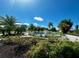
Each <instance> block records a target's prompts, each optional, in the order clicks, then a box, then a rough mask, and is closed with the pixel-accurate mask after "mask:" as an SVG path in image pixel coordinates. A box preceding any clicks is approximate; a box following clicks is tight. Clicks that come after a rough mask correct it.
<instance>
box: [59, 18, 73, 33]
mask: <svg viewBox="0 0 79 59" xmlns="http://www.w3.org/2000/svg"><path fill="white" fill-rule="evenodd" d="M72 25H73V22H72V21H71V19H64V20H62V21H61V22H60V24H59V28H60V29H61V30H62V32H63V33H67V32H68V31H69V30H70V29H71V27H72Z"/></svg>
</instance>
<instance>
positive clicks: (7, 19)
mask: <svg viewBox="0 0 79 59" xmlns="http://www.w3.org/2000/svg"><path fill="white" fill-rule="evenodd" d="M15 23H16V18H15V17H13V16H7V15H6V16H4V17H3V16H0V32H2V34H3V35H11V32H12V31H13V32H14V34H22V33H23V32H25V31H26V29H27V27H28V26H27V25H21V26H18V25H16V24H15ZM72 26H73V22H72V21H71V19H64V20H62V21H61V22H60V23H59V25H58V28H59V29H60V30H61V31H62V32H63V33H67V32H68V31H70V29H71V28H72ZM78 27H79V26H78V25H76V26H75V28H76V30H78ZM44 30H48V31H53V32H54V31H55V32H56V31H57V29H56V28H55V27H54V26H53V24H52V22H49V23H48V28H45V27H38V26H37V27H36V26H34V25H33V24H30V26H29V27H28V31H44Z"/></svg>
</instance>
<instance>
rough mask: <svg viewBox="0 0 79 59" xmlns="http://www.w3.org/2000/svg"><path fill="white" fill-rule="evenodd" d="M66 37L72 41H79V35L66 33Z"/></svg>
mask: <svg viewBox="0 0 79 59" xmlns="http://www.w3.org/2000/svg"><path fill="white" fill-rule="evenodd" d="M65 37H66V38H68V39H69V40H70V41H79V37H78V36H74V35H65Z"/></svg>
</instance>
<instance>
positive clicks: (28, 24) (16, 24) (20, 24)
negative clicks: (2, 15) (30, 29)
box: [15, 23, 29, 26]
mask: <svg viewBox="0 0 79 59" xmlns="http://www.w3.org/2000/svg"><path fill="white" fill-rule="evenodd" d="M15 24H16V25H27V26H29V24H28V23H15Z"/></svg>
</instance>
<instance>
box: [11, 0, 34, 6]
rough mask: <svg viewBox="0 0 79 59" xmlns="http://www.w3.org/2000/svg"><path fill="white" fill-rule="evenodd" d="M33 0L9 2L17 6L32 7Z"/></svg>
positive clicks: (12, 0)
mask: <svg viewBox="0 0 79 59" xmlns="http://www.w3.org/2000/svg"><path fill="white" fill-rule="evenodd" d="M34 2H35V0H11V3H12V4H18V5H21V6H22V5H23V6H24V5H32V4H34Z"/></svg>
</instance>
